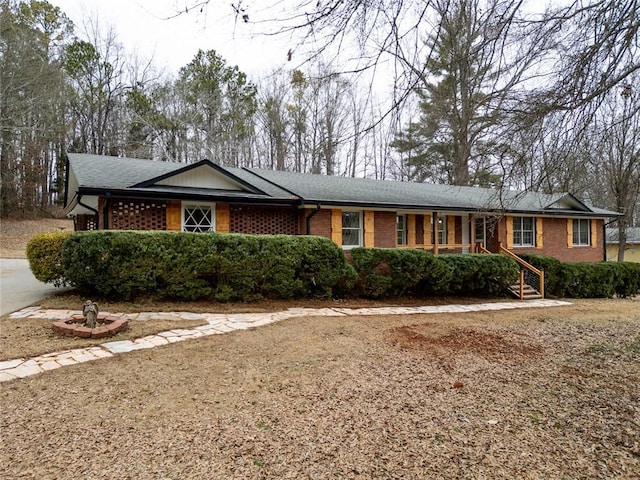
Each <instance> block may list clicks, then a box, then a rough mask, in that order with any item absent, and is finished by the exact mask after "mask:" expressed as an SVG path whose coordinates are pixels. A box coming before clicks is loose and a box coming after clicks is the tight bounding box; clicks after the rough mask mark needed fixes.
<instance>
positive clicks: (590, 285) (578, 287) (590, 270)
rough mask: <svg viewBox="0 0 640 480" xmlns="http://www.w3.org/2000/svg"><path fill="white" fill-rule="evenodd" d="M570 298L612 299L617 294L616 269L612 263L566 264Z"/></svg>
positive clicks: (566, 293) (567, 291) (567, 295)
mask: <svg viewBox="0 0 640 480" xmlns="http://www.w3.org/2000/svg"><path fill="white" fill-rule="evenodd" d="M563 269H564V271H565V275H566V276H567V278H568V280H569V283H568V285H567V290H566V292H565V296H566V297H570V298H611V297H613V296H614V295H615V293H616V283H617V282H616V267H615V266H614V265H613V264H612V263H604V262H602V263H586V262H584V263H565V264H564V265H563Z"/></svg>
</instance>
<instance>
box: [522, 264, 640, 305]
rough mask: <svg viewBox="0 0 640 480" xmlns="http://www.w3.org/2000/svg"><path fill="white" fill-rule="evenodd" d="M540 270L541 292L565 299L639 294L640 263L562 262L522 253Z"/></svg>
mask: <svg viewBox="0 0 640 480" xmlns="http://www.w3.org/2000/svg"><path fill="white" fill-rule="evenodd" d="M521 257H522V258H523V259H525V260H526V261H527V262H529V263H530V264H531V265H533V266H534V267H536V268H539V269H540V270H544V283H545V295H546V296H551V297H567V298H611V297H613V296H618V297H631V296H634V295H637V294H638V293H640V264H638V263H631V262H580V263H563V262H560V261H559V260H557V259H555V258H553V257H548V256H546V255H532V254H526V255H525V254H523V255H521Z"/></svg>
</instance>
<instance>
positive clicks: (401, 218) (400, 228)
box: [396, 215, 407, 245]
mask: <svg viewBox="0 0 640 480" xmlns="http://www.w3.org/2000/svg"><path fill="white" fill-rule="evenodd" d="M406 244H407V216H406V215H398V216H397V217H396V245H406Z"/></svg>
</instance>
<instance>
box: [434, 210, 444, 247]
mask: <svg viewBox="0 0 640 480" xmlns="http://www.w3.org/2000/svg"><path fill="white" fill-rule="evenodd" d="M436 232H437V235H438V245H446V244H447V216H446V215H439V216H438V229H437V231H436Z"/></svg>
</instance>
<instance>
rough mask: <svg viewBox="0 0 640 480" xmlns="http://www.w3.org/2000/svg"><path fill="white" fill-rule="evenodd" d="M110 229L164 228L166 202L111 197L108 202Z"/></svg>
mask: <svg viewBox="0 0 640 480" xmlns="http://www.w3.org/2000/svg"><path fill="white" fill-rule="evenodd" d="M108 214H109V228H110V229H111V230H166V229H167V202H164V201H162V200H138V199H127V198H113V199H111V202H110V203H109V212H108Z"/></svg>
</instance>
